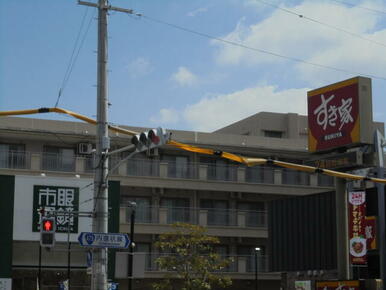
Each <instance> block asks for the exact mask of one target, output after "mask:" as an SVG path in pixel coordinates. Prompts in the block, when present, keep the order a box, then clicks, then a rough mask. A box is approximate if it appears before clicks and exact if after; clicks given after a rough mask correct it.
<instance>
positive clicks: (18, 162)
mask: <svg viewBox="0 0 386 290" xmlns="http://www.w3.org/2000/svg"><path fill="white" fill-rule="evenodd" d="M29 161H30V155H29V152H23V151H0V168H9V169H27V168H28V167H29V166H30V165H29Z"/></svg>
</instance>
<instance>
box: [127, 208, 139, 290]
mask: <svg viewBox="0 0 386 290" xmlns="http://www.w3.org/2000/svg"><path fill="white" fill-rule="evenodd" d="M129 208H130V209H131V215H130V245H129V273H128V274H129V275H128V276H129V281H128V285H127V286H128V287H127V289H128V290H131V289H133V252H134V247H135V243H134V224H135V211H136V209H137V203H136V202H133V201H130V202H129Z"/></svg>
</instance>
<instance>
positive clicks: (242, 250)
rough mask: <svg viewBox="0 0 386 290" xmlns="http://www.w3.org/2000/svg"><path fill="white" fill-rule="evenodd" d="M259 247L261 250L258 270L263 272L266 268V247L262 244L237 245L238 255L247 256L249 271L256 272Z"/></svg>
mask: <svg viewBox="0 0 386 290" xmlns="http://www.w3.org/2000/svg"><path fill="white" fill-rule="evenodd" d="M256 247H259V248H260V249H261V250H260V251H259V252H258V253H257V261H258V264H257V266H258V271H259V272H263V271H265V270H266V264H265V247H264V246H261V245H256V246H248V245H245V246H239V247H237V255H238V256H241V257H246V258H247V272H255V268H256V267H255V258H256V251H255V248H256Z"/></svg>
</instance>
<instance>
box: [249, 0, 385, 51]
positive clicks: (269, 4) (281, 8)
mask: <svg viewBox="0 0 386 290" xmlns="http://www.w3.org/2000/svg"><path fill="white" fill-rule="evenodd" d="M255 1H257V2H260V3H262V4H265V5H268V6H272V7H274V8H276V9H279V10H281V11H284V12H286V13H288V14H292V15H295V16H298V17H299V18H301V19H305V20H308V21H311V22H314V23H316V24H319V25H322V26H326V27H328V28H331V29H334V30H336V31H339V32H343V33H346V34H348V35H350V36H352V37H356V38H359V39H362V40H365V41H368V42H372V43H374V44H377V45H380V46H383V47H386V44H384V43H382V42H379V41H376V40H372V39H370V38H367V37H363V36H362V35H360V34H358V33H355V32H352V31H349V30H346V29H343V28H340V27H338V26H335V25H331V24H328V23H325V22H322V21H320V20H317V19H314V18H311V17H308V16H305V15H304V14H298V13H296V12H293V11H291V10H289V9H286V8H283V7H280V6H278V5H276V4H273V3H270V2H266V1H262V0H255Z"/></svg>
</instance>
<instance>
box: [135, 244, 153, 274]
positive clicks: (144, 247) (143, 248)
mask: <svg viewBox="0 0 386 290" xmlns="http://www.w3.org/2000/svg"><path fill="white" fill-rule="evenodd" d="M134 251H135V252H137V253H142V254H143V255H145V271H149V270H151V268H152V266H151V258H152V257H151V250H150V244H148V243H135V248H134Z"/></svg>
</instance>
